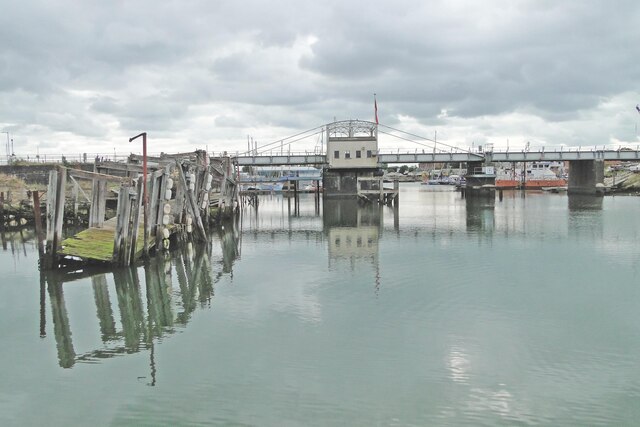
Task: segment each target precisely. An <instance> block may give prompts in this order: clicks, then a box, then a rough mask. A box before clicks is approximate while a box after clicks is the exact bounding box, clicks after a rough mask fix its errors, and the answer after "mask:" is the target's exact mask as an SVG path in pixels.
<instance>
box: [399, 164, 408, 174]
mask: <svg viewBox="0 0 640 427" xmlns="http://www.w3.org/2000/svg"><path fill="white" fill-rule="evenodd" d="M408 170H409V166H407V165H402V166H400V169H399V170H398V172H400V173H401V174H403V175H404V174H405V173H407V171H408Z"/></svg>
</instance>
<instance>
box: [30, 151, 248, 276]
mask: <svg viewBox="0 0 640 427" xmlns="http://www.w3.org/2000/svg"><path fill="white" fill-rule="evenodd" d="M140 161H141V158H140V156H136V155H131V156H130V157H129V159H128V161H127V162H126V163H116V162H102V161H99V160H97V161H96V163H95V167H94V170H95V172H87V171H80V170H76V169H69V168H66V167H61V166H60V167H58V168H56V169H55V170H52V171H51V172H50V176H49V185H48V190H47V202H46V245H45V248H46V249H45V250H44V253H43V256H42V261H41V267H42V268H43V269H54V268H57V267H60V266H66V265H76V264H78V263H107V264H112V265H117V266H127V265H131V264H134V263H135V262H136V260H138V259H140V258H143V257H148V256H149V252H150V251H152V250H155V251H159V250H162V249H168V248H169V246H170V244H171V243H170V240H172V239H173V240H176V239H177V240H181V241H185V240H194V241H206V240H207V228H208V227H209V224H210V223H211V222H213V221H214V220H216V219H218V218H219V217H220V216H221V215H228V214H230V213H232V212H233V211H234V210H235V208H236V207H237V205H238V202H237V199H238V186H237V184H236V175H237V170H236V169H235V168H234V167H233V165H232V162H231V160H230V159H229V158H228V157H222V158H210V157H209V156H208V155H207V153H206V152H205V151H204V150H198V151H195V152H192V153H181V154H173V155H169V154H163V155H161V156H159V157H150V158H148V162H149V163H148V175H147V180H146V188H147V192H146V194H147V197H148V200H146V201H145V200H144V195H145V191H143V188H144V185H145V182H143V181H144V179H143V177H142V175H141V172H142V166H141V165H140ZM68 180H70V181H72V182H73V183H74V184H75V185H76V186H77V187H78V188H82V186H78V185H77V183H78V180H90V181H91V189H92V190H91V196H90V198H89V196H86V194H85V197H86V198H87V199H89V200H90V211H89V221H88V227H87V228H86V229H84V230H82V231H80V232H78V233H76V234H74V235H72V236H68V237H66V238H64V237H63V234H62V233H63V225H64V224H65V204H68V200H67V197H66V191H67V182H68ZM74 188H76V187H74ZM76 194H77V190H74V195H76ZM114 196H116V197H114ZM74 200H77V197H75V199H74ZM108 200H110V201H112V202H114V201H115V203H116V205H115V216H112V217H111V218H107V216H108V215H107V201H108ZM145 202H146V209H145ZM34 208H35V204H34ZM145 216H146V218H145ZM37 219H38V218H37ZM37 219H36V225H38V221H37Z"/></svg>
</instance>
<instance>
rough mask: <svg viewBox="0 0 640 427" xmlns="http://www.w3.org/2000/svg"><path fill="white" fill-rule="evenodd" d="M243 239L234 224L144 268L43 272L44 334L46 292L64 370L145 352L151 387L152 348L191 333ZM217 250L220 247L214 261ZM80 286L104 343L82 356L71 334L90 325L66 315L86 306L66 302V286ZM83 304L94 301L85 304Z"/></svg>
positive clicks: (43, 328)
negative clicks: (85, 287)
mask: <svg viewBox="0 0 640 427" xmlns="http://www.w3.org/2000/svg"><path fill="white" fill-rule="evenodd" d="M238 236H239V233H238V230H237V227H236V224H235V223H229V224H227V225H226V226H225V227H224V228H223V229H221V230H219V231H218V232H217V234H216V235H215V236H213V238H212V241H211V242H210V243H206V244H193V243H187V244H185V245H182V246H181V247H180V248H177V249H175V250H174V251H172V252H171V253H170V254H168V255H167V256H166V257H162V256H157V257H155V258H153V259H151V260H150V261H149V263H148V264H146V265H145V266H144V267H140V268H136V267H130V268H119V269H113V270H109V271H104V272H97V271H96V270H95V269H86V270H83V271H77V272H73V273H67V274H63V273H61V272H57V271H53V272H44V273H42V274H41V294H40V335H41V336H42V337H45V336H46V307H45V305H46V295H45V287H46V291H47V292H46V293H48V295H49V303H50V312H51V318H52V321H53V334H54V338H55V342H56V348H57V355H58V363H59V365H60V366H61V367H63V368H71V367H73V366H74V365H75V364H76V363H78V362H95V361H97V360H100V359H106V358H111V357H114V356H117V355H121V354H131V353H138V352H140V351H143V350H147V349H148V350H150V372H151V382H150V383H149V384H150V385H154V384H155V372H156V366H155V361H154V359H153V357H154V355H153V352H154V347H153V346H154V342H155V341H157V340H159V339H163V338H164V337H167V336H170V335H172V334H173V333H175V332H176V331H177V330H178V329H179V328H182V327H186V325H187V324H188V322H189V320H190V319H191V316H192V313H193V312H194V311H195V310H196V308H197V307H198V306H199V305H200V306H209V305H210V303H211V299H212V298H213V296H214V284H215V283H216V282H217V281H218V280H219V279H220V278H221V277H222V276H223V275H224V274H228V273H231V271H232V267H233V263H234V261H235V259H236V258H237V257H238V256H239V243H238ZM214 244H215V245H216V246H219V248H220V249H219V250H216V251H215V253H216V255H215V256H214V255H213V254H214ZM77 281H85V282H90V283H91V290H92V293H93V298H92V301H91V303H93V305H94V306H95V313H96V319H97V331H94V332H93V334H94V335H96V338H99V342H100V345H96V347H95V348H94V349H90V350H84V351H78V350H77V348H76V346H75V345H74V338H73V333H72V331H73V329H74V328H76V329H78V330H79V331H80V332H81V335H83V334H86V333H87V331H86V329H87V327H88V326H87V325H90V323H91V322H89V321H86V322H83V324H81V325H72V324H71V322H70V316H69V310H72V311H73V310H74V309H76V310H79V311H83V307H79V306H78V304H79V302H78V296H75V295H74V298H73V306H72V307H71V308H70V309H69V308H68V307H67V301H66V300H65V289H66V288H67V285H68V284H69V283H70V282H77ZM74 286H77V285H76V284H74ZM69 289H74V288H73V287H72V288H69ZM84 303H89V302H88V301H87V300H86V299H85V301H84ZM72 318H73V317H72ZM94 341H95V340H94Z"/></svg>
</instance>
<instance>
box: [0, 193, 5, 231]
mask: <svg viewBox="0 0 640 427" xmlns="http://www.w3.org/2000/svg"><path fill="white" fill-rule="evenodd" d="M0 230H4V191H3V192H0Z"/></svg>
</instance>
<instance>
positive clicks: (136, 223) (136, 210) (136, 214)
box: [128, 179, 143, 264]
mask: <svg viewBox="0 0 640 427" xmlns="http://www.w3.org/2000/svg"><path fill="white" fill-rule="evenodd" d="M142 186H143V183H142V180H141V179H140V180H138V185H137V186H136V199H135V201H136V203H135V205H134V206H133V212H132V214H131V215H132V216H133V227H132V237H131V254H130V255H128V256H129V257H130V263H131V264H133V263H135V261H136V253H137V252H138V248H137V246H138V232H139V231H140V206H141V205H142Z"/></svg>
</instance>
